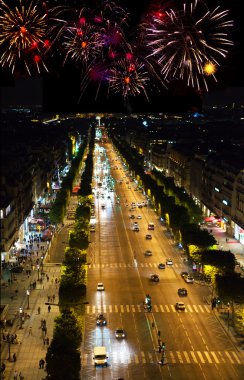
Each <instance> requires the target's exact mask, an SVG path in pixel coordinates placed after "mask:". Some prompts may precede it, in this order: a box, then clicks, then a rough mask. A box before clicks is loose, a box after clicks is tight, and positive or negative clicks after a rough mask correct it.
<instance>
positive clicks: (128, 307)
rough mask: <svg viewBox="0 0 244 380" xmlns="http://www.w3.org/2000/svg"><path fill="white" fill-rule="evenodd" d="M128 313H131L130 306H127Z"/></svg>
mask: <svg viewBox="0 0 244 380" xmlns="http://www.w3.org/2000/svg"><path fill="white" fill-rule="evenodd" d="M126 311H127V313H129V312H130V305H126Z"/></svg>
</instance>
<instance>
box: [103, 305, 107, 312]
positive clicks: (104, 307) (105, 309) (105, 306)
mask: <svg viewBox="0 0 244 380" xmlns="http://www.w3.org/2000/svg"><path fill="white" fill-rule="evenodd" d="M103 311H104V313H106V311H107V305H103Z"/></svg>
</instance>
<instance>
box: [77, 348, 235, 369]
mask: <svg viewBox="0 0 244 380" xmlns="http://www.w3.org/2000/svg"><path fill="white" fill-rule="evenodd" d="M158 355H159V354H158ZM158 355H155V353H152V352H144V351H141V352H140V353H139V354H135V353H131V352H129V351H126V350H123V351H121V352H120V351H114V352H110V353H108V362H109V364H127V365H128V364H145V363H153V362H156V361H157V356H158ZM165 357H166V362H167V363H168V364H214V365H216V364H219V365H221V364H233V365H234V364H238V365H243V362H242V361H241V359H240V358H239V357H238V355H237V354H236V352H235V351H227V350H226V351H167V350H166V352H165ZM92 364H93V361H92V354H90V353H89V354H88V353H84V354H83V355H82V365H83V366H89V365H92Z"/></svg>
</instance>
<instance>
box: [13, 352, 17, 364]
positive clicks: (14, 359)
mask: <svg viewBox="0 0 244 380" xmlns="http://www.w3.org/2000/svg"><path fill="white" fill-rule="evenodd" d="M16 360H17V358H16V353H14V354H13V361H14V362H16Z"/></svg>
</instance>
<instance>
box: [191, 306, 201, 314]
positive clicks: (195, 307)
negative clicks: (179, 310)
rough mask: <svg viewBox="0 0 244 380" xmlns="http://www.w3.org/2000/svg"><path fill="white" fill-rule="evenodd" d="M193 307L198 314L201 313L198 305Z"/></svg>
mask: <svg viewBox="0 0 244 380" xmlns="http://www.w3.org/2000/svg"><path fill="white" fill-rule="evenodd" d="M192 306H193V308H194V310H195V311H196V312H197V313H199V311H198V308H197V305H192Z"/></svg>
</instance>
